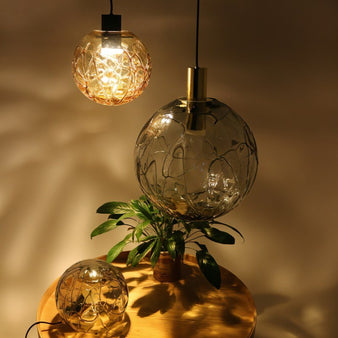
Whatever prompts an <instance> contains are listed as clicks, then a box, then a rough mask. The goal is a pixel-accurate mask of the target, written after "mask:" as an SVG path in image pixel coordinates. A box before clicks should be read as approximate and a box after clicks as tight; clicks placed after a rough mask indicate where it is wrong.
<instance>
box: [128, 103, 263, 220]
mask: <svg viewBox="0 0 338 338" xmlns="http://www.w3.org/2000/svg"><path fill="white" fill-rule="evenodd" d="M194 111H195V112H196V111H197V112H198V114H195V115H194V113H193V112H194ZM135 159H136V173H137V178H138V181H139V183H140V186H141V189H142V190H143V192H144V193H145V194H146V195H147V197H148V198H149V199H150V200H151V201H152V202H153V203H154V204H155V205H156V206H157V207H158V208H160V209H161V210H163V211H165V212H167V213H169V214H170V215H172V216H174V217H177V218H180V219H184V220H188V221H192V220H207V219H211V218H215V217H218V216H220V215H222V214H225V213H227V212H229V211H230V210H232V209H233V208H234V207H236V206H237V205H238V204H239V203H240V201H241V200H243V198H244V197H245V196H246V195H247V193H248V192H249V191H250V189H251V187H252V185H253V183H254V180H255V177H256V172H257V165H258V161H257V148H256V143H255V139H254V137H253V134H252V132H251V131H250V129H249V127H248V125H247V124H246V123H245V121H244V120H243V119H242V118H241V117H240V116H239V115H238V114H236V113H235V112H234V111H233V110H232V109H231V108H230V107H229V106H227V105H226V104H224V103H222V102H219V101H217V100H216V99H213V98H208V99H206V100H205V101H204V102H190V101H189V102H187V100H186V99H185V98H182V99H177V100H175V101H173V102H171V103H169V104H168V105H166V106H164V107H162V108H161V109H159V110H158V111H157V112H156V113H155V114H154V115H153V116H152V117H151V119H150V120H149V121H148V122H147V123H146V125H145V126H144V127H143V129H142V130H141V132H140V134H139V136H138V139H137V142H136V148H135Z"/></svg>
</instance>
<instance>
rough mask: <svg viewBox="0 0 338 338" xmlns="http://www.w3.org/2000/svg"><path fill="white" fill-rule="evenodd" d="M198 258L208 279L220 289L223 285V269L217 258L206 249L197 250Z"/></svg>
mask: <svg viewBox="0 0 338 338" xmlns="http://www.w3.org/2000/svg"><path fill="white" fill-rule="evenodd" d="M196 259H197V263H198V265H199V267H200V269H201V271H202V273H203V274H204V276H205V277H206V279H207V280H208V281H209V282H210V284H212V285H213V286H214V287H215V288H216V289H219V288H220V287H221V271H220V269H219V266H218V264H217V263H216V261H215V259H214V258H213V257H212V256H211V255H210V254H209V252H208V251H205V250H200V251H196Z"/></svg>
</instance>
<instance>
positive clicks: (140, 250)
mask: <svg viewBox="0 0 338 338" xmlns="http://www.w3.org/2000/svg"><path fill="white" fill-rule="evenodd" d="M155 243H156V241H149V242H146V243H142V244H141V245H139V246H138V247H137V250H136V251H137V252H136V255H135V256H134V257H133V260H132V262H131V266H136V265H137V264H138V263H140V261H141V260H142V259H143V258H144V257H145V256H146V255H147V253H148V252H149V251H150V250H151V249H152V248H153V246H154V245H155Z"/></svg>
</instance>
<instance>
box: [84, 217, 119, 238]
mask: <svg viewBox="0 0 338 338" xmlns="http://www.w3.org/2000/svg"><path fill="white" fill-rule="evenodd" d="M116 227H117V220H115V219H114V220H111V221H105V222H104V223H102V224H100V225H99V226H98V227H96V228H95V229H94V230H93V231H92V233H91V234H90V238H93V237H95V236H98V235H101V234H103V233H105V232H107V231H110V230H113V229H115V228H116Z"/></svg>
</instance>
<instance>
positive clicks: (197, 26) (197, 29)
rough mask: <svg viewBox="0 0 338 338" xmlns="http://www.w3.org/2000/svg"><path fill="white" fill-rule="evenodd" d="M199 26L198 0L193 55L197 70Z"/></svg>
mask: <svg viewBox="0 0 338 338" xmlns="http://www.w3.org/2000/svg"><path fill="white" fill-rule="evenodd" d="M199 25H200V0H197V13H196V53H195V68H198V40H199Z"/></svg>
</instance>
